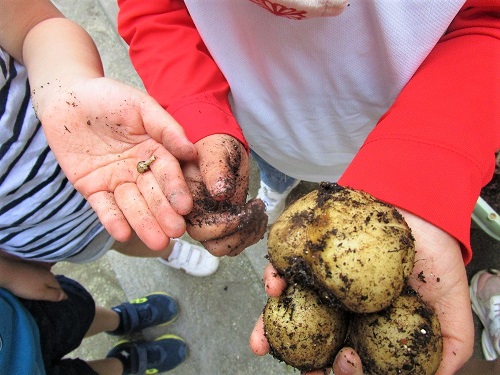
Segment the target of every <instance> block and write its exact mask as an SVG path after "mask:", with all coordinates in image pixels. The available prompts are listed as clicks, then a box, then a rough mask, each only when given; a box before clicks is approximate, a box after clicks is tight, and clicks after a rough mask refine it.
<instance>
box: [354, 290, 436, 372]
mask: <svg viewBox="0 0 500 375" xmlns="http://www.w3.org/2000/svg"><path fill="white" fill-rule="evenodd" d="M349 337H350V339H349V340H350V341H351V344H352V346H353V347H354V348H355V349H356V351H357V352H358V354H359V355H360V357H361V359H362V361H363V366H364V369H365V371H366V373H368V374H373V375H390V374H398V375H404V374H412V375H431V374H434V373H435V372H436V371H437V369H438V367H439V364H440V362H441V356H442V352H443V341H442V337H441V328H440V325H439V321H438V319H437V317H436V315H435V314H434V311H433V310H432V309H431V308H430V307H428V306H427V305H426V304H425V303H424V302H423V301H422V300H421V299H420V298H419V297H418V296H417V295H415V294H402V295H401V296H400V297H398V298H397V299H396V300H395V301H394V303H393V304H392V305H391V306H390V307H389V308H387V309H385V310H383V311H380V312H377V313H373V314H354V315H353V317H352V320H351V323H350V330H349Z"/></svg>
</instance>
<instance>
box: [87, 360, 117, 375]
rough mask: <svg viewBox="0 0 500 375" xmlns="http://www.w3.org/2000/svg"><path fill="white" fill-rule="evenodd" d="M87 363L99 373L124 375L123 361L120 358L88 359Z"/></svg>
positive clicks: (102, 374)
mask: <svg viewBox="0 0 500 375" xmlns="http://www.w3.org/2000/svg"><path fill="white" fill-rule="evenodd" d="M87 364H88V365H89V366H90V367H92V369H93V370H94V371H95V372H97V373H98V374H99V375H122V374H123V363H122V362H121V361H120V360H119V359H118V358H105V359H99V360H97V361H88V362H87Z"/></svg>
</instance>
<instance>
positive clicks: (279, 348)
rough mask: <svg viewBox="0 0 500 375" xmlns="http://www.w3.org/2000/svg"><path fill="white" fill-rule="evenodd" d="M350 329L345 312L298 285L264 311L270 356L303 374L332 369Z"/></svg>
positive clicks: (272, 302) (290, 287)
mask: <svg viewBox="0 0 500 375" xmlns="http://www.w3.org/2000/svg"><path fill="white" fill-rule="evenodd" d="M347 327H348V320H347V315H346V313H345V312H342V311H341V310H338V309H336V308H333V307H330V306H327V305H325V304H324V303H322V301H321V300H320V299H319V297H318V295H317V294H316V293H315V292H314V291H312V290H310V289H308V288H304V287H301V286H299V285H297V284H293V285H290V286H288V287H287V289H286V291H285V293H284V294H282V295H281V296H280V297H270V298H269V299H268V302H267V304H266V306H265V308H264V332H265V335H266V337H267V340H268V342H269V345H270V347H271V350H270V353H271V354H272V355H273V356H274V357H275V358H277V359H278V360H281V361H284V362H285V363H287V364H288V365H290V366H293V367H296V368H297V369H299V370H301V371H310V370H313V369H322V368H326V367H329V366H331V365H332V363H333V360H334V359H335V355H336V354H337V352H338V350H340V348H341V347H342V344H343V343H344V340H345V336H346V333H347Z"/></svg>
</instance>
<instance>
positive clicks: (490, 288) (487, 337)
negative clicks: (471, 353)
mask: <svg viewBox="0 0 500 375" xmlns="http://www.w3.org/2000/svg"><path fill="white" fill-rule="evenodd" d="M469 290H470V299H471V302H472V310H474V312H475V313H476V314H477V316H478V317H479V319H480V320H481V323H482V324H483V326H484V330H483V332H482V334H481V345H482V347H483V354H484V357H485V358H486V359H487V360H488V361H493V360H494V359H496V358H497V357H498V356H500V272H499V271H498V270H493V269H491V270H484V271H479V272H478V273H477V274H475V275H474V277H473V278H472V280H471V283H470V288H469Z"/></svg>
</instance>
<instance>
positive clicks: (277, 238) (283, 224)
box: [267, 199, 316, 274]
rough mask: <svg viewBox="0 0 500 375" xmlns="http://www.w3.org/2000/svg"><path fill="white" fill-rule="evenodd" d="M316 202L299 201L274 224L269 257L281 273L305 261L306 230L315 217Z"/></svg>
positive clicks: (270, 237)
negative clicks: (300, 260)
mask: <svg viewBox="0 0 500 375" xmlns="http://www.w3.org/2000/svg"><path fill="white" fill-rule="evenodd" d="M315 206H316V202H315V201H314V200H305V199H299V200H298V201H295V202H294V203H292V204H291V205H290V206H289V207H288V208H287V209H286V210H285V211H284V212H283V213H282V214H281V216H280V217H279V218H278V220H277V221H276V222H275V223H274V224H273V226H272V227H271V230H270V232H269V237H268V243H267V246H268V256H269V261H270V262H271V264H272V265H273V266H274V267H275V268H276V269H277V270H278V271H280V273H282V274H284V273H285V271H286V270H288V269H289V268H290V267H293V266H294V265H295V262H296V260H297V258H300V259H303V257H304V249H305V244H306V242H307V232H306V229H307V227H308V226H309V223H310V222H311V219H312V216H314V207H315Z"/></svg>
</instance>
